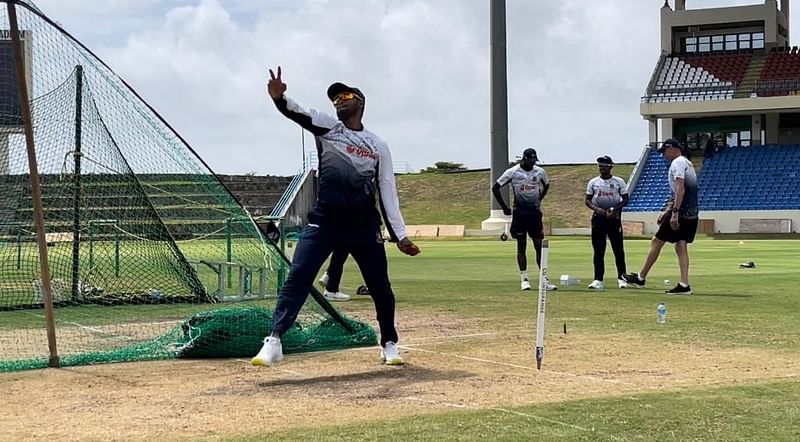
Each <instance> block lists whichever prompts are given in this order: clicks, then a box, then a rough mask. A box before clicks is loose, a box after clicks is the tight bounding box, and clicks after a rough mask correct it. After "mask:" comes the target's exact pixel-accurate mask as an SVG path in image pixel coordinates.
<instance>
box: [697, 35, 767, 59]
mask: <svg viewBox="0 0 800 442" xmlns="http://www.w3.org/2000/svg"><path fill="white" fill-rule="evenodd" d="M683 48H684V52H686V53H690V54H691V53H701V52H724V51H738V50H740V49H764V33H763V32H744V33H737V34H724V35H706V36H702V37H686V38H684V39H683Z"/></svg>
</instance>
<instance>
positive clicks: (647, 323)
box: [229, 238, 800, 441]
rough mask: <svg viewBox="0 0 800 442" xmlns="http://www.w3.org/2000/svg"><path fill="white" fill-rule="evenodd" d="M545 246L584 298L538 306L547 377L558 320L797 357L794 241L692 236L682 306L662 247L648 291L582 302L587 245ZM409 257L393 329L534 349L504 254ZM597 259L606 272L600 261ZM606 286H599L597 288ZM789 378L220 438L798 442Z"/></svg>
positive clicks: (348, 279)
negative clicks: (510, 340) (484, 332)
mask: <svg viewBox="0 0 800 442" xmlns="http://www.w3.org/2000/svg"><path fill="white" fill-rule="evenodd" d="M551 245H552V248H551V254H550V271H551V274H552V275H554V276H556V277H557V275H559V274H562V273H569V274H574V275H577V276H578V277H580V278H581V279H582V287H579V288H571V289H569V290H567V289H564V288H562V289H561V290H559V291H558V292H557V293H553V294H552V295H551V296H550V297H549V304H548V311H547V325H546V326H547V339H546V341H545V346H546V350H545V359H544V367H543V368H545V369H546V368H547V366H548V356H549V358H550V359H552V358H554V357H555V356H554V355H553V353H559V354H558V356H563V357H568V355H564V353H569V351H570V348H569V346H564V345H560V346H557V348H553V346H554V345H553V342H554V338H556V337H557V335H558V334H560V333H562V331H561V330H562V327H563V324H565V323H566V324H567V327H568V331H572V332H578V333H584V332H586V333H590V334H596V335H597V337H598V340H600V341H602V339H603V336H604V335H611V334H614V335H619V334H623V335H628V336H631V337H635V338H636V339H638V340H640V341H641V342H642V343H643V345H647V346H663V347H664V348H665V349H667V348H705V347H708V348H722V349H739V350H753V351H756V350H758V351H766V352H767V354H774V355H783V356H788V357H789V358H795V360H797V359H800V315H798V314H797V312H798V311H800V295H798V294H797V291H796V289H795V288H796V284H797V282H796V268H797V259H798V257H799V256H800V243H798V242H796V241H745V242H744V244H740V242H739V241H738V240H733V241H719V240H711V239H705V238H703V239H699V240H698V241H697V242H696V243H695V244H694V245H692V246H691V247H690V257H691V260H692V263H691V269H692V273H691V282H692V286H693V289H694V290H695V295H693V296H690V297H676V296H668V295H665V294H664V293H663V288H664V279H670V280H671V281H672V282H673V283H674V281H675V280H676V275H677V262H676V259H675V256H674V252H673V251H672V250H671V249H669V248H665V249H664V251H663V252H662V258H661V259H660V260H659V262H658V263H657V264H656V266H655V268H654V269H653V271H652V272H651V275H650V277H649V278H648V279H649V281H648V288H646V289H640V290H636V289H625V290H621V289H616V288H610V289H608V290H607V291H606V292H602V293H594V292H590V291H588V290H586V289H584V288H583V285H585V284H588V282H590V280H591V268H592V267H591V246H590V243H589V240H588V239H587V238H553V239H552V240H551ZM648 245H649V242H648V241H644V240H629V241H627V242H626V251H627V257H628V263H629V265H630V270H634V271H638V267H639V265H640V264H641V262H642V261H643V259H644V255H645V253H646V251H647V247H648ZM420 246H421V248H422V251H423V253H422V255H420V256H418V257H416V258H406V257H401V256H400V255H399V252H397V251H396V250H391V251H390V257H391V263H390V271H391V275H392V280H393V283H394V286H395V288H396V292H397V297H398V311H399V315H398V316H399V317H398V323H399V324H401V326H402V323H403V317H404V314H403V312H404V311H421V310H422V311H430V312H447V313H448V314H457V315H461V316H464V317H471V318H475V320H476V323H477V322H480V323H482V324H487V323H489V324H494V327H497V328H498V329H502V328H504V327H505V326H506V325H507V324H518V323H522V324H527V325H529V327H528V328H529V330H530V333H529V338H530V342H532V341H533V339H534V331H533V330H534V320H533V318H534V317H535V301H534V299H535V296H536V293H535V292H527V293H524V292H520V291H519V282H518V274H517V271H516V268H515V260H514V253H515V249H514V244H513V243H511V242H507V243H502V242H499V241H428V242H420ZM531 256H532V250H531ZM743 261H754V262H755V263H756V265H757V267H756V268H755V269H748V270H744V269H739V268H738V264H739V263H740V262H743ZM606 262H607V264H612V262H613V260H612V259H611V252H610V250H609V251H608V255H607V259H606ZM347 265H348V268H347V272H346V276H345V281H344V284H343V287H345V288H352V287H354V286H356V285H357V284H358V278H357V274H356V271H355V266H354V264H353V263H352V262H350V261H348V264H347ZM612 265H613V264H612ZM613 273H614V272H613V270H612V271H611V274H613ZM554 279H555V278H554ZM606 282H607V285H608V286H611V284H610V282H611V281H610V280H609V279H607V280H606ZM660 301H665V302H666V303H667V306H668V310H669V313H668V320H667V324H664V325H659V324H656V321H655V318H656V314H655V309H656V304H657V303H658V302H660ZM340 305H342V306H343V308H344V310H345V311H347V310H349V309H355V311H357V312H358V311H368V309H369V308H370V307H371V304H370V303H368V302H360V303H356V302H351V303H349V304H340ZM569 336H570V335H569V333H568V335H567V337H566V338H565V339H569ZM548 341H549V342H550V347H548ZM530 342H528V343H520V345H522V344H528V345H530ZM475 345H480V343H479V341H478V343H477V344H475ZM630 351H631V352H632V353H636V352H637V351H638V349H636V348H630ZM665 351H666V350H665ZM656 354H657V353H656ZM410 357H411V358H413V354H411V355H410ZM411 358H410V360H409V362H410V363H411V364H413V359H411ZM668 359H669V355H665V360H668ZM598 360H600V359H599V358H598ZM457 363H458V362H457V361H454V364H457ZM530 363H531V364H533V354H531V356H530ZM665 364H666V363H665ZM600 368H602V367H600ZM748 371H749V370H748ZM787 377H788V379H786V378H782V379H780V378H779V379H771V378H770V375H769V373H765V374H764V377H763V380H762V381H758V382H755V383H753V382H744V383H742V384H740V383H739V382H738V381H730V380H726V381H720V382H721V384H719V385H704V386H697V387H690V388H688V389H683V390H681V391H679V392H673V391H666V392H649V393H641V394H632V395H625V396H621V397H609V398H598V399H592V400H577V401H564V402H557V403H547V404H543V405H537V404H536V403H531V404H529V405H526V406H515V407H512V408H505V407H495V408H492V409H476V410H469V407H466V406H465V407H462V408H461V409H459V408H457V407H454V411H453V412H452V413H444V414H436V415H428V416H422V417H407V418H400V419H397V420H390V421H373V422H369V423H366V424H363V423H362V424H354V425H349V426H337V425H336V422H328V423H322V422H320V425H319V426H316V427H314V428H301V429H293V430H291V431H288V432H277V433H270V434H269V435H268V436H266V435H259V436H253V435H246V434H242V435H236V436H233V435H232V436H231V437H230V439H229V440H234V441H255V440H266V439H269V440H377V439H381V440H410V439H415V440H437V441H438V440H554V439H559V440H655V439H658V440H662V439H663V440H798V438H800V373H793V374H791V375H789V376H787ZM728 384H729V385H728ZM745 384H746V385H745ZM666 390H669V388H667V389H666ZM445 400H446V399H445ZM331 405H332V406H335V401H333V402H332V404H331Z"/></svg>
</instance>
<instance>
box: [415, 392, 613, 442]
mask: <svg viewBox="0 0 800 442" xmlns="http://www.w3.org/2000/svg"><path fill="white" fill-rule="evenodd" d="M403 399H405V400H408V401H414V402H420V403H424V404H431V405H437V406H445V407H451V408H460V409H466V410H476V411H486V410H490V411H499V412H501V413H508V414H513V415H515V416H521V417H527V418H529V419H535V420H538V421H544V422H549V423H551V424H556V425H561V426H562V427H567V428H572V429H574V430H579V431H584V432H587V433H592V434H597V435H602V436H604V437H608V438H610V439H612V440H625V439H621V438H619V437H616V436H614V435H612V434H608V433H603V432H600V431H597V430H593V429H591V428H585V427H581V426H578V425H573V424H569V423H566V422H561V421H558V420H555V419H549V418H546V417H542V416H537V415H535V414H530V413H523V412H520V411H514V410H509V409H507V408H499V407H476V406H474V405H464V404H454V403H451V402H441V401H432V400H427V399H422V398H418V397H415V396H409V397H405V398H403Z"/></svg>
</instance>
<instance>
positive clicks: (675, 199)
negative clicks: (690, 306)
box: [624, 138, 699, 295]
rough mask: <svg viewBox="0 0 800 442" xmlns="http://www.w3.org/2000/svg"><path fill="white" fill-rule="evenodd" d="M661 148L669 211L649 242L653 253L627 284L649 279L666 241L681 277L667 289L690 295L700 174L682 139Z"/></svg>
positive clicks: (666, 142)
mask: <svg viewBox="0 0 800 442" xmlns="http://www.w3.org/2000/svg"><path fill="white" fill-rule="evenodd" d="M658 151H659V152H660V153H661V155H663V156H664V159H665V160H666V162H667V163H668V164H669V177H668V180H669V187H670V199H669V201H668V202H667V208H666V211H665V212H664V213H662V214H661V216H659V217H658V224H659V228H658V232H656V236H655V237H654V238H653V241H652V242H651V243H650V252H648V254H647V258H645V261H644V265H643V266H642V270H641V271H640V272H639V273H638V274H637V273H630V274H626V275H624V278H625V281H627V282H628V284H632V285H635V286H637V287H643V286H644V285H645V282H646V281H647V274H648V273H649V272H650V269H651V268H652V267H653V264H655V263H656V260H657V259H658V256H659V255H660V254H661V248H662V247H664V243H667V242H669V243H673V244H675V253H676V254H677V255H678V266H679V267H680V271H681V279H680V281H679V282H678V284H677V285H676V286H675V287H673V288H672V289H670V290H667V291H666V292H667V293H669V294H673V295H691V294H692V287H691V286H690V285H689V248H688V245H689V244H691V243H692V242H693V241H694V236H695V233H696V232H697V219H698V218H699V207H698V202H697V174H696V173H695V171H694V165H692V162H691V161H689V159H688V158H686V157H685V156H683V152H684V147H683V144H681V142H680V141H678V140H676V139H674V138H670V139H669V140H667V141H665V142H664V144H662V145H661V146H660V147H659V148H658Z"/></svg>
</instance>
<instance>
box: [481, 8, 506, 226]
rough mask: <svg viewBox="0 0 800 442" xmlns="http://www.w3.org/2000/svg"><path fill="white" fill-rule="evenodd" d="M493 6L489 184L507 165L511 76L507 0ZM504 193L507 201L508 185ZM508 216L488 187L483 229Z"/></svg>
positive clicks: (491, 183) (493, 181)
mask: <svg viewBox="0 0 800 442" xmlns="http://www.w3.org/2000/svg"><path fill="white" fill-rule="evenodd" d="M489 3H490V8H489V15H490V26H489V34H490V53H489V57H490V68H489V72H490V79H489V81H490V83H491V96H490V101H491V103H490V104H491V106H490V107H491V110H490V112H491V115H490V120H491V148H490V152H491V173H490V176H489V188H490V189H491V187H492V185H493V184H494V183H495V182H496V181H497V179H498V178H500V175H502V174H503V172H505V170H506V169H507V168H508V80H507V68H506V0H489ZM502 193H503V195H504V198H505V200H506V201H508V200H509V199H508V195H509V193H508V189H507V188H505V187H504V188H503V189H502ZM507 222H508V217H507V216H505V215H503V211H502V210H501V208H500V204H499V203H498V202H497V201H495V198H494V195H493V194H492V192H491V190H490V191H489V218H488V219H486V220H484V221H483V222H482V223H481V228H482V229H483V230H495V229H503V228H504V227H505V224H506V223H507Z"/></svg>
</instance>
